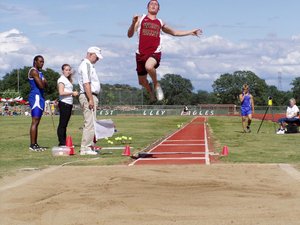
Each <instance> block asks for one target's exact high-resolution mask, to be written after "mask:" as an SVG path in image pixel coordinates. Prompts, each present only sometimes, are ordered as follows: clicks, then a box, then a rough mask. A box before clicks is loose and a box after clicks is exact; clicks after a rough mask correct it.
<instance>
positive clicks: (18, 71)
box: [17, 70, 20, 94]
mask: <svg viewBox="0 0 300 225" xmlns="http://www.w3.org/2000/svg"><path fill="white" fill-rule="evenodd" d="M17 78H18V94H20V70H17Z"/></svg>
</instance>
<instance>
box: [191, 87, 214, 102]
mask: <svg viewBox="0 0 300 225" xmlns="http://www.w3.org/2000/svg"><path fill="white" fill-rule="evenodd" d="M217 102H218V99H217V96H216V95H215V94H214V93H210V92H208V91H203V90H198V92H197V93H194V94H193V98H192V102H191V104H192V105H198V104H215V103H217Z"/></svg>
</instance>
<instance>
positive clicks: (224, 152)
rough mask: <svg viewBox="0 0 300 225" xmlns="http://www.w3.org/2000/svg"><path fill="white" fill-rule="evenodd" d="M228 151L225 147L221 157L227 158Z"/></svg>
mask: <svg viewBox="0 0 300 225" xmlns="http://www.w3.org/2000/svg"><path fill="white" fill-rule="evenodd" d="M228 154H229V150H228V147H227V146H226V145H225V146H224V147H223V149H222V156H228Z"/></svg>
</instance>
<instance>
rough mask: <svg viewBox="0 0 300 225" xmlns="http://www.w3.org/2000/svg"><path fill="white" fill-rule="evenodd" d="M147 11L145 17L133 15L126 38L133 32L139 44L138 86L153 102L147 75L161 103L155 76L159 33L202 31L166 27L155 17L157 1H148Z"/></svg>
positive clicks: (158, 51)
mask: <svg viewBox="0 0 300 225" xmlns="http://www.w3.org/2000/svg"><path fill="white" fill-rule="evenodd" d="M147 9H148V14H147V15H143V16H137V15H135V16H134V17H133V19H132V23H131V25H130V27H129V29H128V33H127V36H128V37H129V38H131V37H132V36H133V35H134V33H135V32H137V33H138V38H139V44H138V49H137V51H136V64H137V67H136V71H137V74H138V79H139V84H140V85H142V86H143V87H145V88H146V90H147V91H148V92H149V94H150V99H151V101H154V100H155V95H154V92H153V90H152V89H151V87H150V85H149V83H148V80H147V74H149V75H150V77H151V79H152V82H153V85H154V90H155V92H156V98H157V100H159V101H161V100H163V98H164V93H163V91H162V89H161V87H160V84H159V83H158V82H157V75H156V69H157V68H158V67H159V64H160V59H161V39H160V33H161V31H163V32H164V33H167V34H170V35H172V36H187V35H194V36H199V35H201V34H202V30H201V29H194V30H189V31H178V30H174V29H172V28H171V27H169V26H167V25H166V24H165V23H164V22H162V20H161V19H158V18H157V17H156V16H157V14H158V11H159V9H160V6H159V3H158V1H157V0H150V1H149V3H148V6H147Z"/></svg>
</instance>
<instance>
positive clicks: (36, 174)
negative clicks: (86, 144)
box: [0, 166, 61, 193]
mask: <svg viewBox="0 0 300 225" xmlns="http://www.w3.org/2000/svg"><path fill="white" fill-rule="evenodd" d="M59 168H61V166H54V167H50V168H47V169H43V170H40V171H38V172H34V173H33V174H31V175H29V176H25V177H23V178H21V179H19V180H16V181H15V182H13V183H9V184H7V185H5V186H3V187H1V188H0V193H1V192H4V191H7V190H9V189H11V188H16V187H19V186H21V185H24V184H27V183H29V182H30V181H33V180H35V179H37V178H39V177H41V176H42V175H46V174H47V173H51V172H53V171H55V170H57V169H59Z"/></svg>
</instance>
